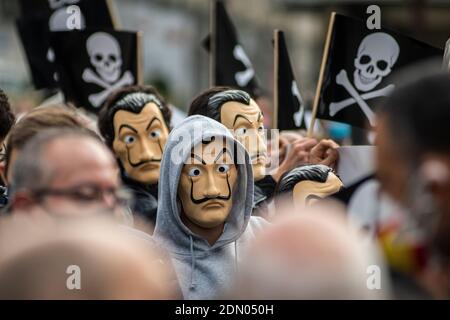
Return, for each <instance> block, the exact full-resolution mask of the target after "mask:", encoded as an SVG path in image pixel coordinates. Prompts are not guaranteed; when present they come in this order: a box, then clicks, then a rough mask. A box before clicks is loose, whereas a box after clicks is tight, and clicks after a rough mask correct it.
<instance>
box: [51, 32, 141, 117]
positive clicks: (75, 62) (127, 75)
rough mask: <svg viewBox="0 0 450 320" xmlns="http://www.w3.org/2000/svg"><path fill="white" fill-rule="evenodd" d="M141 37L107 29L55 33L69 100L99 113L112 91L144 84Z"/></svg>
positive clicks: (60, 71) (62, 83)
mask: <svg viewBox="0 0 450 320" xmlns="http://www.w3.org/2000/svg"><path fill="white" fill-rule="evenodd" d="M140 38H141V35H140V33H138V32H125V31H113V30H104V29H89V30H83V31H70V32H67V31H65V32H64V31H63V32H54V33H52V38H51V45H52V47H53V49H54V51H55V65H56V68H57V72H58V74H59V81H58V82H59V85H60V88H61V90H62V91H63V93H64V96H65V99H66V101H68V102H72V103H74V104H75V105H76V106H78V107H83V108H85V109H87V110H89V111H92V112H94V113H97V112H98V111H99V110H100V108H101V107H102V104H103V103H104V102H105V100H106V98H107V97H108V96H109V95H110V94H111V92H113V91H114V90H116V89H118V88H121V87H124V86H128V85H134V84H137V83H140V82H141V81H140V76H141V75H140V73H139V72H140V70H141V63H140V62H141V57H142V55H141V50H140V49H141V46H140V43H141V40H140Z"/></svg>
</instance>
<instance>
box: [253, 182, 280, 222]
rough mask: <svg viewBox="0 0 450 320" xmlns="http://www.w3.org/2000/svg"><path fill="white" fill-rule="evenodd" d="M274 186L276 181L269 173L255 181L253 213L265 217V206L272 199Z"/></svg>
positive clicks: (266, 209) (266, 212) (266, 211)
mask: <svg viewBox="0 0 450 320" xmlns="http://www.w3.org/2000/svg"><path fill="white" fill-rule="evenodd" d="M276 186H277V183H276V181H275V180H274V179H273V177H272V176H271V175H267V176H265V177H264V178H263V179H261V180H259V181H257V182H255V189H254V200H253V215H255V216H260V217H267V215H268V208H267V206H268V204H269V202H270V201H271V200H272V197H273V194H274V192H275V187H276Z"/></svg>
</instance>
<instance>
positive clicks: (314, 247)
mask: <svg viewBox="0 0 450 320" xmlns="http://www.w3.org/2000/svg"><path fill="white" fill-rule="evenodd" d="M334 211H336V208H331V207H329V208H327V209H324V208H319V207H315V208H309V209H308V212H303V213H302V214H300V213H297V214H296V215H285V216H284V217H283V218H282V219H280V220H279V221H276V222H275V223H274V225H273V226H271V227H269V228H267V229H266V230H264V231H263V232H261V234H260V236H259V237H257V238H256V239H255V241H254V242H253V243H252V245H251V247H250V249H249V251H248V254H247V255H246V257H245V261H244V264H243V267H241V270H242V273H241V274H240V278H239V280H238V282H237V283H239V288H245V289H242V290H236V292H237V296H238V297H239V298H244V299H367V298H377V297H379V296H377V294H379V293H380V292H374V291H371V290H369V289H368V287H367V270H368V268H369V266H371V265H375V264H376V265H378V266H379V267H380V268H381V267H382V266H381V265H380V264H379V261H378V260H377V259H375V257H376V255H375V254H374V252H373V251H372V250H373V248H371V247H365V246H364V245H363V244H362V243H363V242H364V241H363V239H361V236H359V235H358V234H357V233H356V230H353V229H352V228H351V227H349V226H348V225H347V223H346V220H345V217H344V216H340V215H339V214H337V213H336V214H333V212H334ZM386 287H387V284H386V283H383V288H384V289H385V288H386ZM375 291H377V290H375Z"/></svg>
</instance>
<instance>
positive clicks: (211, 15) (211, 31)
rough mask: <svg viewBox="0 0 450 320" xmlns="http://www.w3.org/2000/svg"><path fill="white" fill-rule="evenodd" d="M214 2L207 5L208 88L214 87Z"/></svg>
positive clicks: (212, 0)
mask: <svg viewBox="0 0 450 320" xmlns="http://www.w3.org/2000/svg"><path fill="white" fill-rule="evenodd" d="M216 10H217V6H216V0H210V3H209V34H210V38H209V49H210V50H209V86H210V87H213V86H215V85H216V83H215V82H216V81H215V78H216V68H215V63H216Z"/></svg>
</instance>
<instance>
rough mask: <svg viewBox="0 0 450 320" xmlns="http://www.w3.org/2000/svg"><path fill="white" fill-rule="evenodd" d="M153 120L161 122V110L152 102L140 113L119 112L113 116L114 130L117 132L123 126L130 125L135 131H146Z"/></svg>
mask: <svg viewBox="0 0 450 320" xmlns="http://www.w3.org/2000/svg"><path fill="white" fill-rule="evenodd" d="M153 118H157V119H159V120H160V121H161V122H163V116H162V113H161V110H160V109H159V108H158V106H157V105H156V104H155V103H154V102H149V103H147V104H146V105H145V106H144V108H142V110H141V112H140V113H134V112H131V111H127V110H119V111H117V112H116V113H115V114H114V129H115V130H116V131H117V130H118V129H119V128H120V126H121V125H123V124H129V125H132V126H133V127H135V129H146V127H147V125H148V124H149V123H150V121H151V120H152V119H153Z"/></svg>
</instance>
